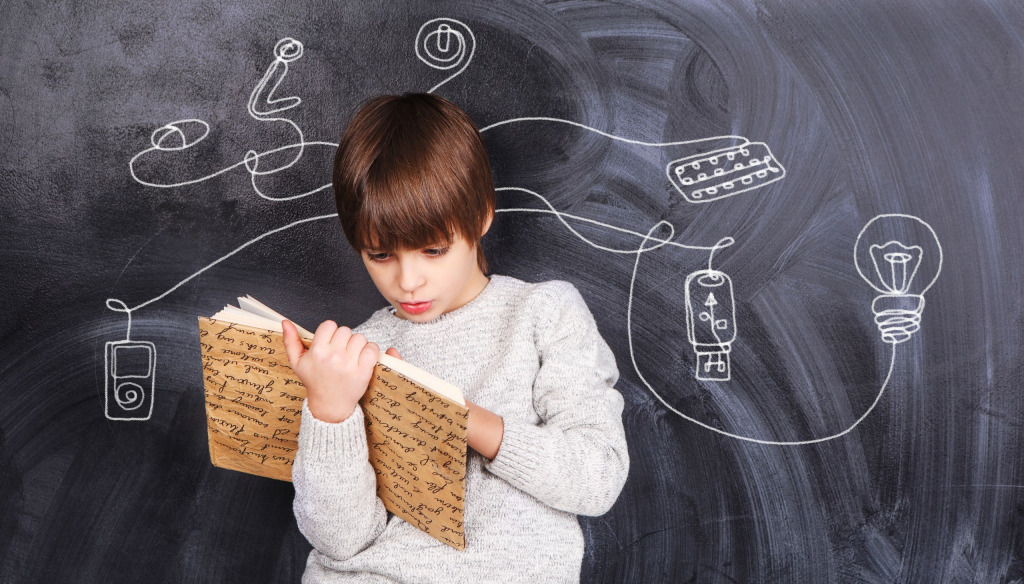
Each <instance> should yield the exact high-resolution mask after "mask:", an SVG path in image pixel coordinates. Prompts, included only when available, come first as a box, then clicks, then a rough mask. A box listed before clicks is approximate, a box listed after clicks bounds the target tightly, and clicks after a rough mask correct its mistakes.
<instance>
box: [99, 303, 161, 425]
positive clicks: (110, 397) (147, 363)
mask: <svg viewBox="0 0 1024 584" xmlns="http://www.w3.org/2000/svg"><path fill="white" fill-rule="evenodd" d="M108 302H109V301H108ZM103 359H104V361H103V363H104V370H105V371H106V381H105V383H104V388H103V400H104V401H103V413H104V415H105V416H106V417H107V419H108V420H148V419H149V418H150V416H152V415H153V403H154V398H155V396H154V390H155V389H156V347H155V346H154V345H153V343H150V342H148V341H132V340H130V339H125V340H123V341H108V342H107V343H106V346H105V349H104V352H103Z"/></svg>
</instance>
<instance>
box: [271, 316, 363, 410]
mask: <svg viewBox="0 0 1024 584" xmlns="http://www.w3.org/2000/svg"><path fill="white" fill-rule="evenodd" d="M281 328H282V329H283V331H284V348H285V351H286V352H287V353H288V365H290V366H291V368H292V370H294V371H295V373H296V375H298V376H299V380H300V381H302V384H303V385H305V386H306V401H307V405H308V406H309V411H310V412H311V413H312V414H313V416H314V417H316V418H317V419H318V420H322V421H324V422H331V423H337V422H344V421H345V420H347V419H348V417H349V416H351V415H352V412H353V411H354V410H355V407H356V404H357V403H359V399H360V398H362V397H363V394H364V393H366V388H367V387H368V386H369V385H370V379H371V377H372V375H373V366H374V364H376V363H377V358H378V357H379V355H380V348H379V347H378V346H377V345H376V344H375V343H371V342H368V341H367V340H366V337H364V336H363V335H360V334H352V329H350V328H348V327H347V326H343V327H340V328H339V327H338V325H337V324H336V323H335V322H334V321H332V320H326V321H324V322H322V323H320V326H318V327H317V329H316V332H315V333H314V334H313V342H312V344H311V345H310V347H309V349H306V348H305V347H303V345H302V341H301V340H299V331H298V330H297V329H296V328H295V325H294V324H292V322H291V321H289V320H283V321H281Z"/></svg>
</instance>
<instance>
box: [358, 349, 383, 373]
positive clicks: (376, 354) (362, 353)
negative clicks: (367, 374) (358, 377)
mask: <svg viewBox="0 0 1024 584" xmlns="http://www.w3.org/2000/svg"><path fill="white" fill-rule="evenodd" d="M379 358H380V347H378V346H377V343H366V344H365V345H363V347H362V349H360V350H359V367H360V368H362V369H369V368H371V367H373V366H374V364H376V363H377V359H379Z"/></svg>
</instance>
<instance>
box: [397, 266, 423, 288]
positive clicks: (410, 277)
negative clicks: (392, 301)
mask: <svg viewBox="0 0 1024 584" xmlns="http://www.w3.org/2000/svg"><path fill="white" fill-rule="evenodd" d="M424 281H425V277H424V275H423V272H422V271H421V270H419V269H418V266H416V265H415V262H405V263H403V264H402V265H401V266H399V272H398V285H399V287H401V288H402V290H403V291H405V292H414V291H415V290H416V289H417V288H419V287H420V286H422V285H423V283H424Z"/></svg>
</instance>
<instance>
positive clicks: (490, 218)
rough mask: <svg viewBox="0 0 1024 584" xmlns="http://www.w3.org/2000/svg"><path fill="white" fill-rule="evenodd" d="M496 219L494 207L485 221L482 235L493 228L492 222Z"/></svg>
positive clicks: (481, 231)
mask: <svg viewBox="0 0 1024 584" xmlns="http://www.w3.org/2000/svg"><path fill="white" fill-rule="evenodd" d="M493 221H494V210H493V209H492V210H491V212H490V214H489V215H487V219H486V220H485V221H484V228H483V229H481V230H480V237H483V236H484V235H487V230H488V229H490V228H491V223H492V222H493Z"/></svg>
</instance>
